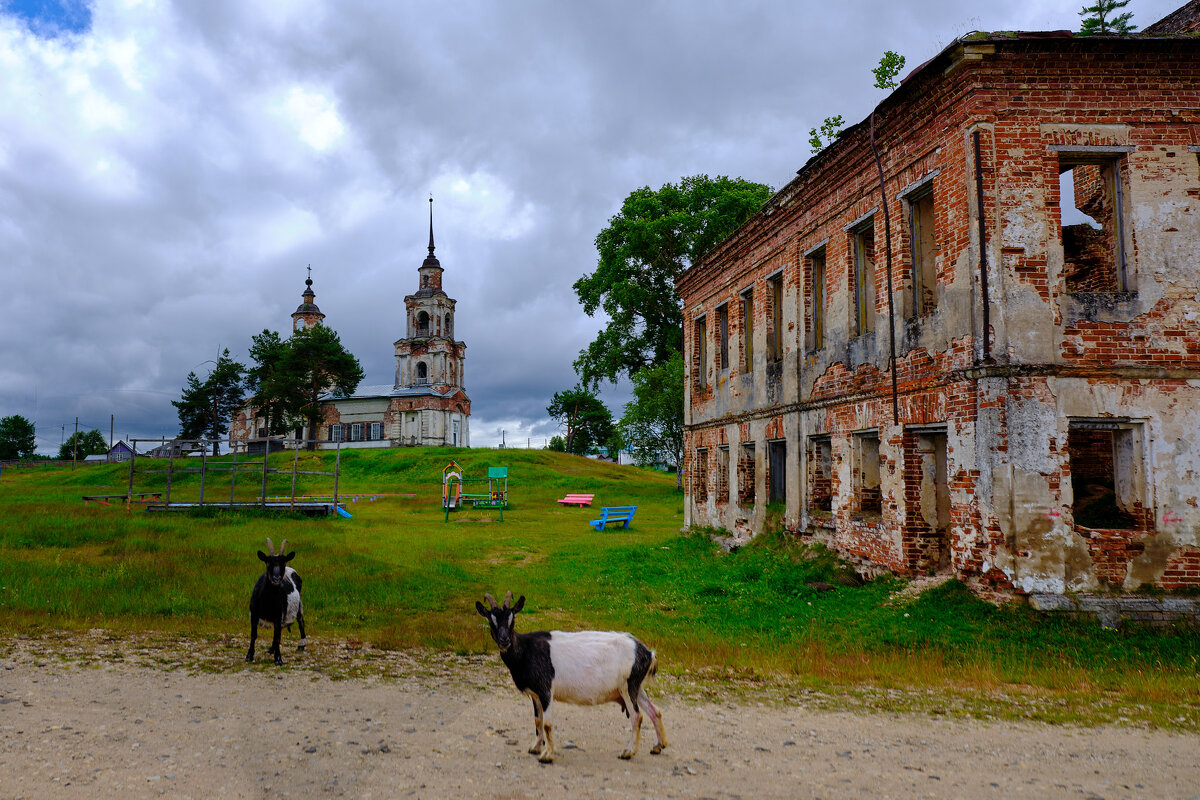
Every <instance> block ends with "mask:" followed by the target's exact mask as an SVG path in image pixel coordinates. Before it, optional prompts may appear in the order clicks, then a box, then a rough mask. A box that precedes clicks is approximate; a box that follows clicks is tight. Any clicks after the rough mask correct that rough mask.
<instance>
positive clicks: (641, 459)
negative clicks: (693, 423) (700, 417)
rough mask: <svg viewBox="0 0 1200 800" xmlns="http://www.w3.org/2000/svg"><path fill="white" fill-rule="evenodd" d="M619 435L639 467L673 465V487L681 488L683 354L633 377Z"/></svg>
mask: <svg viewBox="0 0 1200 800" xmlns="http://www.w3.org/2000/svg"><path fill="white" fill-rule="evenodd" d="M619 427H620V430H621V434H622V436H623V437H624V439H625V442H626V444H627V446H628V447H629V449H630V450H632V451H633V457H634V458H635V459H636V460H637V462H638V463H639V464H643V465H649V464H655V463H658V462H659V461H663V460H665V461H668V462H671V463H674V464H675V488H676V489H680V488H682V487H683V482H682V481H683V478H682V468H683V354H682V353H678V352H677V353H674V354H672V355H671V358H670V359H668V360H667V361H666V363H663V364H658V365H656V366H653V367H646V368H644V369H640V370H638V371H637V372H635V373H634V374H633V400H632V401H631V402H629V403H626V404H625V413H624V415H622V417H621V422H620V426H619Z"/></svg>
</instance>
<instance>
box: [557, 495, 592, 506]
mask: <svg viewBox="0 0 1200 800" xmlns="http://www.w3.org/2000/svg"><path fill="white" fill-rule="evenodd" d="M595 496H596V495H594V494H569V495H567V496H566V497H562V498H559V500H558V502H559V504H561V505H564V506H579V507H580V508H583V507H584V506H590V505H591V504H592V498H594V497H595Z"/></svg>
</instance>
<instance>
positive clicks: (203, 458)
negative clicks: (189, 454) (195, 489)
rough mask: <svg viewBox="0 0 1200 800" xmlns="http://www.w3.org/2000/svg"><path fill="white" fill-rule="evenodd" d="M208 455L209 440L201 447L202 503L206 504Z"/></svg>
mask: <svg viewBox="0 0 1200 800" xmlns="http://www.w3.org/2000/svg"><path fill="white" fill-rule="evenodd" d="M207 456H208V442H205V443H204V447H201V448H200V505H201V506H203V505H204V475H205V467H206V466H207V465H208V461H207V460H206V459H207Z"/></svg>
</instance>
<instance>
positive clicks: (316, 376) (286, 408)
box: [247, 325, 363, 447]
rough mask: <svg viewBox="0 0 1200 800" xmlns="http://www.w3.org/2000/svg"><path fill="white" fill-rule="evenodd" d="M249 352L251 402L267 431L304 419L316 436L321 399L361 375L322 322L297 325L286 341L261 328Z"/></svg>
mask: <svg viewBox="0 0 1200 800" xmlns="http://www.w3.org/2000/svg"><path fill="white" fill-rule="evenodd" d="M250 357H251V358H253V359H254V361H255V365H254V366H253V367H252V368H251V369H250V371H249V375H248V380H247V383H248V385H249V387H250V391H251V392H252V393H253V394H252V396H251V398H250V402H251V403H253V404H254V405H255V406H256V407H257V408H258V409H259V413H260V415H261V416H263V417H264V418H265V419H266V420H267V429H268V432H269V433H270V434H272V435H275V434H280V433H284V432H285V431H287V430H288V429H290V428H291V427H292V425H294V424H296V423H298V422H303V423H304V425H305V428H306V430H307V438H308V439H309V440H315V439H316V438H317V428H318V426H319V425H320V423H321V420H322V418H323V415H322V412H321V401H322V399H323V398H325V397H327V396H328V397H348V396H350V395H351V394H353V393H354V390H355V389H357V388H358V384H359V383H361V382H362V379H363V370H362V366H361V365H360V364H359V363H358V359H357V358H355V357H354V356H353V354H351V353H350V352H349V351H347V350H346V348H345V347H344V346H343V345H342V341H341V339H340V338H339V337H338V334H337V331H335V330H333V329H332V328H330V327H327V326H325V325H313V326H312V327H311V328H304V329H301V330H298V331H296V332H295V333H293V334H292V336H291V338H289V339H286V340H283V339H280V337H279V334H277V333H275V332H274V331H267V330H264V331H263V332H262V333H260V334H258V335H257V336H255V337H254V339H253V342H252V345H251V347H250ZM311 446H312V445H311V444H310V447H311Z"/></svg>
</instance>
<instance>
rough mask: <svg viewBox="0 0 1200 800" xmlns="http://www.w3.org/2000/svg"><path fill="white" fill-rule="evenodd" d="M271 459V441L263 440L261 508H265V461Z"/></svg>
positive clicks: (268, 439)
mask: <svg viewBox="0 0 1200 800" xmlns="http://www.w3.org/2000/svg"><path fill="white" fill-rule="evenodd" d="M270 457H271V439H270V437H268V438H267V439H265V440H263V478H262V495H261V497H262V501H261V502H262V507H263V508H266V507H267V461H268V460H270Z"/></svg>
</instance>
